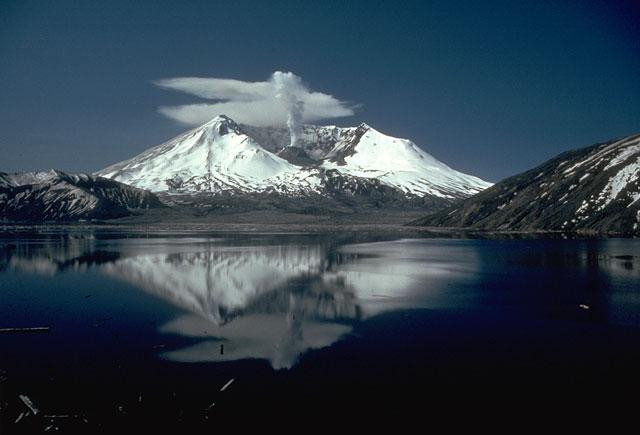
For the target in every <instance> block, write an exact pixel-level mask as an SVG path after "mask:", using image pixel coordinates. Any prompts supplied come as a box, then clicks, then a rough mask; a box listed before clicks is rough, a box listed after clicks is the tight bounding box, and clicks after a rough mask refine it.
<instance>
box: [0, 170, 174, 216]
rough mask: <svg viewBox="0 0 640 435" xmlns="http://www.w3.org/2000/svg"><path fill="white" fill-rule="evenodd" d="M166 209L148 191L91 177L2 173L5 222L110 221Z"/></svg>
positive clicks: (0, 202)
mask: <svg viewBox="0 0 640 435" xmlns="http://www.w3.org/2000/svg"><path fill="white" fill-rule="evenodd" d="M162 206H163V205H162V203H161V202H160V200H159V199H158V198H157V197H156V196H155V195H154V194H152V193H150V192H148V191H146V190H142V189H138V188H135V187H131V186H127V185H125V184H122V183H119V182H117V181H114V180H109V179H107V178H102V177H95V176H92V175H88V174H67V173H64V172H60V171H56V170H51V171H46V172H44V171H43V172H23V173H14V174H8V173H5V172H0V221H1V222H47V221H56V222H59V221H63V222H64V221H78V220H83V219H84V220H90V219H110V218H117V217H122V216H128V215H130V214H132V213H134V212H135V211H136V210H141V209H148V208H155V207H162Z"/></svg>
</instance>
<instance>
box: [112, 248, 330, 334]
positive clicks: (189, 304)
mask: <svg viewBox="0 0 640 435" xmlns="http://www.w3.org/2000/svg"><path fill="white" fill-rule="evenodd" d="M325 268H326V255H325V253H324V252H322V251H321V248H320V247H319V246H263V247H234V248H213V250H211V251H206V252H181V253H174V254H154V255H140V256H136V257H131V258H125V259H122V260H120V261H117V262H115V263H112V264H109V265H105V266H104V268H103V270H104V271H106V272H107V273H108V274H109V275H111V276H114V277H118V278H125V279H126V280H127V281H129V282H132V283H135V284H136V285H138V286H140V287H142V288H144V289H145V290H147V291H149V292H151V293H153V294H156V295H158V296H161V297H163V298H165V299H167V300H169V301H171V302H172V303H174V304H176V305H178V306H181V307H183V308H185V309H187V310H189V311H193V312H194V313H197V314H198V315H200V316H202V317H204V318H206V319H207V320H209V321H210V322H213V323H215V324H224V323H227V322H228V321H230V319H232V318H233V317H235V316H237V315H238V314H240V313H242V312H244V310H245V309H246V308H247V307H248V306H249V305H251V304H252V303H254V302H256V301H257V300H259V299H260V298H261V297H262V296H264V295H266V294H269V293H270V292H273V291H274V290H276V289H279V288H282V287H285V284H286V283H288V282H289V281H291V280H293V279H302V280H304V281H306V280H311V279H312V277H317V276H320V275H321V274H322V272H323V270H324V269H325ZM280 308H281V309H282V308H283V307H280ZM264 309H265V311H266V312H269V311H272V309H271V308H270V307H264ZM279 311H281V310H279ZM284 311H288V310H287V309H285V310H284Z"/></svg>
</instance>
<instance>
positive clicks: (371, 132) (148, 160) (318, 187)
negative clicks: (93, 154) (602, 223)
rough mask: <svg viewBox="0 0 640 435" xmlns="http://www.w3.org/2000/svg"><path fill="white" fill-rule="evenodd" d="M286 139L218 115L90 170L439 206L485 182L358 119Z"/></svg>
mask: <svg viewBox="0 0 640 435" xmlns="http://www.w3.org/2000/svg"><path fill="white" fill-rule="evenodd" d="M288 138H289V136H288V132H287V131H286V129H279V128H263V127H249V126H239V125H237V124H236V123H235V122H233V120H231V119H229V118H228V117H226V116H218V117H216V118H214V119H213V120H211V121H210V122H208V123H206V124H204V125H202V126H200V127H198V128H195V129H193V130H191V131H189V132H187V133H184V134H182V135H180V136H178V137H176V138H174V139H172V140H170V141H168V142H166V143H164V144H161V145H159V146H156V147H154V148H151V149H149V150H147V151H145V152H143V153H142V154H140V155H138V156H136V157H133V158H132V159H129V160H126V161H124V162H120V163H117V164H115V165H112V166H109V167H107V168H105V169H103V170H101V171H98V172H97V173H96V174H97V175H101V176H104V177H107V178H112V179H114V180H118V181H120V182H123V183H127V184H130V185H132V186H135V187H140V188H145V189H149V190H151V191H154V192H161V193H163V194H166V195H199V196H200V197H202V196H208V197H210V198H211V197H216V196H224V195H238V194H251V193H274V194H277V195H284V196H288V197H298V198H301V197H305V198H314V197H318V196H320V197H325V198H336V197H366V198H372V199H374V200H376V201H378V200H380V198H383V197H384V198H393V200H394V201H395V200H397V199H398V198H400V197H401V198H404V199H405V200H415V198H425V197H426V198H428V199H430V200H437V201H435V203H438V204H446V203H448V202H451V201H452V200H454V199H458V198H465V197H468V196H469V195H472V194H474V193H477V192H479V191H481V190H482V189H485V188H486V187H488V186H490V185H491V184H490V183H487V182H484V181H482V180H480V179H479V178H477V177H473V176H469V175H466V174H462V173H460V172H457V171H455V170H453V169H451V168H449V167H448V166H446V165H444V164H443V163H441V162H439V161H438V160H436V159H435V158H433V157H432V156H430V155H429V154H427V153H426V152H424V151H423V150H421V149H420V148H418V147H417V146H416V145H415V144H413V143H412V142H410V141H408V140H405V139H396V138H392V137H390V136H386V135H383V134H382V133H380V132H378V131H376V130H375V129H373V128H371V127H369V126H367V125H365V124H362V125H360V126H359V127H352V128H339V127H333V126H328V127H317V126H305V127H304V128H303V131H302V134H301V138H300V140H299V145H300V146H299V147H295V148H291V147H288V146H286V144H287V143H288V140H289V139H288ZM337 180H339V183H336V181H337ZM392 192H393V193H392ZM429 203H434V201H429Z"/></svg>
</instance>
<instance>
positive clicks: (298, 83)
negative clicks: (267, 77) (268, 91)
mask: <svg viewBox="0 0 640 435" xmlns="http://www.w3.org/2000/svg"><path fill="white" fill-rule="evenodd" d="M271 83H273V86H274V88H275V91H276V99H277V100H279V101H280V102H281V103H282V105H283V106H284V109H285V111H286V113H287V127H288V128H289V135H290V138H291V139H290V142H289V146H295V145H296V143H297V142H298V138H299V137H300V130H301V127H302V115H303V113H304V102H302V101H301V100H300V99H299V96H300V95H302V94H303V93H304V92H308V91H307V90H306V89H305V88H304V86H303V85H302V80H301V79H300V77H298V76H297V75H295V74H293V73H292V72H282V71H276V72H274V73H273V75H272V76H271Z"/></svg>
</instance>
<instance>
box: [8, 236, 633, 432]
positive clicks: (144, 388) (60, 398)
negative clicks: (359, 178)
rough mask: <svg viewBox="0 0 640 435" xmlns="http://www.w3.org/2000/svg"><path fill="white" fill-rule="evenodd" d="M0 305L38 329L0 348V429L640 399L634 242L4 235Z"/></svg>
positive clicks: (11, 318) (15, 322)
mask: <svg viewBox="0 0 640 435" xmlns="http://www.w3.org/2000/svg"><path fill="white" fill-rule="evenodd" d="M0 300H1V303H0V328H6V327H31V326H50V330H49V331H48V332H43V333H2V334H0V350H1V354H0V370H2V372H0V374H2V379H3V381H2V383H1V384H0V385H1V388H2V390H1V392H2V398H1V399H2V402H3V408H2V414H1V415H2V428H3V430H18V429H19V428H20V427H21V426H20V425H19V424H14V420H15V418H16V416H17V415H19V413H20V412H21V410H22V406H23V405H21V403H19V402H18V401H17V400H16V397H17V395H18V394H27V395H28V396H29V397H30V398H31V399H32V400H33V401H34V402H36V403H37V405H38V406H39V407H40V408H41V409H42V410H43V411H46V412H47V413H50V414H74V415H80V416H82V418H83V421H82V422H80V421H79V419H77V418H76V419H75V420H74V421H73V422H69V423H60V424H59V426H60V425H64V424H67V425H68V426H67V429H68V428H69V427H72V428H73V427H75V428H76V429H77V430H80V429H78V427H80V426H81V425H91V426H90V427H92V429H93V430H98V429H102V430H108V429H109V428H114V427H119V426H118V425H131V424H136V425H141V426H144V427H152V426H154V425H161V426H162V425H164V427H167V426H166V425H174V424H175V425H183V424H205V425H206V424H214V423H212V422H213V421H217V420H216V418H219V417H220V416H221V415H231V413H236V412H240V411H242V412H248V413H255V412H258V411H265V410H267V411H268V413H269V414H270V415H274V413H278V414H279V413H282V412H285V413H288V412H293V411H295V412H303V413H305V415H306V414H308V413H310V412H311V413H313V414H314V415H315V413H316V412H319V413H320V414H318V415H324V414H323V413H327V412H328V413H332V412H339V410H343V411H345V412H346V410H350V411H349V412H352V413H356V411H357V413H360V412H362V411H363V410H364V412H369V411H370V410H371V409H380V410H387V411H388V410H393V412H399V413H400V414H402V410H405V411H407V410H408V409H414V408H416V406H417V404H419V403H420V404H425V406H426V404H428V403H436V402H437V403H439V404H440V405H441V406H444V405H442V404H443V403H456V404H458V402H459V400H460V399H468V400H470V401H472V402H473V401H475V400H482V401H483V403H486V402H484V399H483V398H482V397H483V394H484V393H483V392H486V391H487V390H488V389H491V390H492V391H493V392H496V391H497V392H500V394H504V395H507V396H508V397H515V398H521V399H522V398H526V397H529V398H530V397H533V396H532V395H533V394H534V393H535V394H538V393H543V394H544V393H545V392H547V393H548V394H547V398H555V399H557V398H566V399H567V400H569V399H570V400H575V399H580V398H582V399H584V398H585V397H590V395H591V396H593V397H592V398H593V400H598V399H599V398H601V397H602V396H600V394H601V393H600V391H606V393H607V394H609V396H611V394H614V395H615V394H617V393H618V392H621V393H622V392H624V391H625V390H629V391H633V390H635V391H637V389H636V388H637V387H638V386H640V365H639V363H640V346H639V345H640V241H639V240H619V239H610V240H470V239H406V240H387V241H371V242H367V241H363V240H362V238H361V237H360V238H359V240H355V239H354V238H353V237H351V236H348V235H341V236H318V235H313V236H312V235H308V236H304V235H228V234H226V235H214V236H211V237H203V236H199V235H198V236H196V235H188V234H187V235H185V234H182V235H179V236H159V235H155V236H154V237H126V236H124V235H118V234H108V235H106V234H101V233H99V232H98V233H75V234H55V235H49V236H42V235H39V236H33V235H32V236H24V237H20V238H8V237H7V238H5V239H2V240H0ZM231 379H233V382H232V383H231V384H230V385H228V386H227V388H226V389H225V390H224V391H222V392H221V391H220V389H221V388H222V387H223V386H224V385H225V384H227V383H228V382H229V381H230V380H231ZM416 394H417V395H418V397H420V398H421V399H420V400H419V401H415V400H414V399H410V398H411V397H415V395H416ZM507 396H504V397H507ZM506 402H508V400H507V401H506ZM475 403H476V404H477V403H478V402H475ZM328 404H330V406H329V408H327V406H328ZM418 407H420V406H418ZM310 410H313V411H310ZM340 412H342V411H340ZM385 412H386V411H385ZM407 412H408V411H407ZM84 420H86V421H84ZM87 422H88V423H87ZM21 424H22V423H21ZM26 424H31V425H32V427H31V428H32V429H33V428H34V427H36V425H37V424H43V422H42V421H36V419H32V421H31V422H27V423H26ZM236 424H238V425H242V421H241V420H240V421H237V423H236ZM69 425H70V426H69ZM73 425H76V426H73ZM25 427H26V426H25Z"/></svg>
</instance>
